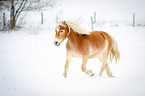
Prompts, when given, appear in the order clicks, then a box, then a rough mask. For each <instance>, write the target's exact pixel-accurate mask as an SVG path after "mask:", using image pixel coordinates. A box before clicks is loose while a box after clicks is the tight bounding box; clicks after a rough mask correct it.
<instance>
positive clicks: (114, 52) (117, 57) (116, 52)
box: [110, 38, 120, 63]
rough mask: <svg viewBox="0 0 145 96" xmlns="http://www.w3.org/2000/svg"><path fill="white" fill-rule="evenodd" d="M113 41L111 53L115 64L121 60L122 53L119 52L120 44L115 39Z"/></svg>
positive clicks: (111, 58)
mask: <svg viewBox="0 0 145 96" xmlns="http://www.w3.org/2000/svg"><path fill="white" fill-rule="evenodd" d="M112 41H113V46H112V49H111V52H110V61H111V62H112V60H113V58H114V57H115V62H116V63H117V61H119V60H120V52H119V50H118V44H117V42H116V41H115V39H114V38H112Z"/></svg>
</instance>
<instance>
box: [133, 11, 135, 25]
mask: <svg viewBox="0 0 145 96" xmlns="http://www.w3.org/2000/svg"><path fill="white" fill-rule="evenodd" d="M133 27H135V13H133Z"/></svg>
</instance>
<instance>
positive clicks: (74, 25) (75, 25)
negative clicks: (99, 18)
mask: <svg viewBox="0 0 145 96" xmlns="http://www.w3.org/2000/svg"><path fill="white" fill-rule="evenodd" d="M64 22H65V23H66V24H67V25H68V27H71V28H72V29H73V30H74V32H76V33H78V34H86V35H89V34H90V33H89V32H88V31H86V30H85V29H84V28H82V27H81V26H80V25H79V24H78V23H77V22H74V21H60V22H58V24H57V27H58V26H59V25H61V26H65V25H64Z"/></svg>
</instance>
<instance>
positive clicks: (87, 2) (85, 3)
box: [62, 0, 145, 13]
mask: <svg viewBox="0 0 145 96" xmlns="http://www.w3.org/2000/svg"><path fill="white" fill-rule="evenodd" d="M62 7H63V9H65V11H72V12H89V11H97V12H101V13H106V12H107V13H109V12H111V13H112V12H115V13H116V12H129V13H136V12H141V13H143V12H145V0H62ZM65 7H67V9H66V8H65Z"/></svg>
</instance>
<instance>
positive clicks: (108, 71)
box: [99, 52, 113, 77]
mask: <svg viewBox="0 0 145 96" xmlns="http://www.w3.org/2000/svg"><path fill="white" fill-rule="evenodd" d="M108 56H109V53H108V52H107V54H103V56H100V57H99V60H100V61H101V62H102V63H103V64H102V67H101V71H100V74H99V75H100V76H102V74H103V72H104V70H105V69H106V72H107V75H108V76H109V77H113V75H112V72H111V71H110V68H109V66H108V63H107V59H108Z"/></svg>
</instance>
